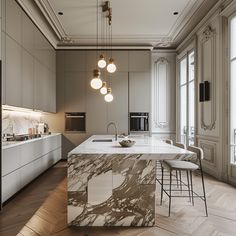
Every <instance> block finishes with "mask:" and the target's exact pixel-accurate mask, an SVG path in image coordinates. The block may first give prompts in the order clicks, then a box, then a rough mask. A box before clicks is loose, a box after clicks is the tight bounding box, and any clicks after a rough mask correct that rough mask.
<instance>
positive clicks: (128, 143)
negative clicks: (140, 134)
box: [119, 139, 136, 147]
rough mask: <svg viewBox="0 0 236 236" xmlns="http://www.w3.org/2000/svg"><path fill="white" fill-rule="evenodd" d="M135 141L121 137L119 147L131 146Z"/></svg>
mask: <svg viewBox="0 0 236 236" xmlns="http://www.w3.org/2000/svg"><path fill="white" fill-rule="evenodd" d="M135 143H136V142H135V141H134V140H130V139H123V140H122V141H120V142H119V144H120V146H121V147H132V146H133V145H134V144H135Z"/></svg>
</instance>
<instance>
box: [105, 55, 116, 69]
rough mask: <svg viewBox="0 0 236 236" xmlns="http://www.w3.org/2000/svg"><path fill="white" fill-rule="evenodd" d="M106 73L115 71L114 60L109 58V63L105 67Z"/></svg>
mask: <svg viewBox="0 0 236 236" xmlns="http://www.w3.org/2000/svg"><path fill="white" fill-rule="evenodd" d="M107 71H108V72H109V73H114V72H115V71H116V65H115V63H114V59H112V58H110V59H109V63H108V65H107Z"/></svg>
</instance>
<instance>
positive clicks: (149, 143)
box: [68, 135, 193, 160]
mask: <svg viewBox="0 0 236 236" xmlns="http://www.w3.org/2000/svg"><path fill="white" fill-rule="evenodd" d="M94 139H112V142H92V141H93V140H94ZM130 139H132V140H135V141H136V144H135V145H134V146H133V147H129V148H123V147H121V146H120V144H119V141H121V140H122V138H121V139H118V141H115V140H114V136H112V135H93V136H91V137H90V138H88V139H87V140H86V141H84V142H83V143H81V144H80V145H79V146H77V147H76V148H75V149H73V150H72V151H71V152H70V153H69V155H68V156H70V155H72V154H105V153H106V154H147V155H148V156H147V159H150V158H152V159H154V160H158V156H157V155H152V154H158V155H163V154H164V155H165V156H166V155H168V157H170V158H171V159H172V158H175V156H176V154H177V155H182V154H184V155H186V154H190V155H192V154H193V153H192V152H189V151H187V150H184V149H181V148H178V147H175V146H173V145H169V144H167V143H165V142H162V141H160V140H159V139H158V138H157V137H149V136H138V135H137V136H135V135H133V136H132V135H131V136H130ZM144 157H145V156H143V158H144ZM161 159H163V157H161V158H160V160H161Z"/></svg>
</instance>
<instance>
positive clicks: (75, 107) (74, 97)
mask: <svg viewBox="0 0 236 236" xmlns="http://www.w3.org/2000/svg"><path fill="white" fill-rule="evenodd" d="M85 104H86V72H66V73H65V111H66V112H74V111H79V112H85Z"/></svg>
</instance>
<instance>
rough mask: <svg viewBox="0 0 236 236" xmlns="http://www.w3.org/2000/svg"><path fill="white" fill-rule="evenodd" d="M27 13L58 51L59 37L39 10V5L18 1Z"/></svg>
mask: <svg viewBox="0 0 236 236" xmlns="http://www.w3.org/2000/svg"><path fill="white" fill-rule="evenodd" d="M16 1H17V3H18V4H19V5H20V6H21V8H22V9H23V10H24V11H25V13H26V14H27V15H28V16H29V17H30V18H31V20H32V21H33V22H34V24H35V25H36V26H37V27H38V29H39V30H40V31H41V32H42V34H43V35H44V36H45V37H46V38H47V40H48V41H49V42H50V44H51V45H52V46H53V47H54V48H55V49H56V48H57V43H58V40H59V39H58V37H57V35H56V34H55V31H54V30H53V29H52V28H51V26H50V25H49V24H48V21H47V20H46V19H45V17H44V15H42V12H41V11H40V10H39V9H38V7H37V5H36V4H35V2H34V1H32V0H16Z"/></svg>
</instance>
